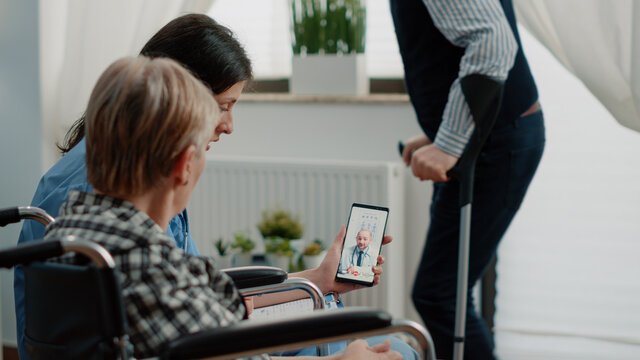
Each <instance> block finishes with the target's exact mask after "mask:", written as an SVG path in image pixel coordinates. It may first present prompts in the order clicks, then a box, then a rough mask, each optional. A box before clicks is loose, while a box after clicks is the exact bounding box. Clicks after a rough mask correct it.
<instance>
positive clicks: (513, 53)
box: [391, 0, 545, 359]
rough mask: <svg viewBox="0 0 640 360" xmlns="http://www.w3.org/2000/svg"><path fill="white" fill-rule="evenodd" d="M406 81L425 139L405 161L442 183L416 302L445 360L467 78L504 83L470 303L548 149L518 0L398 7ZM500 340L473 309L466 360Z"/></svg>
mask: <svg viewBox="0 0 640 360" xmlns="http://www.w3.org/2000/svg"><path fill="white" fill-rule="evenodd" d="M391 13H392V17H393V21H394V25H395V31H396V36H397V39H398V45H399V48H400V53H401V55H402V60H403V63H404V69H405V83H406V87H407V91H408V93H409V96H410V99H411V103H412V105H413V107H414V109H415V112H416V115H417V118H418V121H419V123H420V126H421V127H422V130H423V131H424V134H420V135H417V136H415V137H412V138H410V139H408V140H407V141H406V146H405V149H404V152H403V154H402V157H403V159H404V161H405V163H406V164H407V165H408V166H410V167H411V170H412V172H413V174H414V175H415V176H416V177H417V178H419V179H420V180H432V181H434V184H433V196H432V199H431V209H430V215H431V222H430V225H429V230H428V232H427V239H426V244H425V247H424V252H423V254H422V259H421V262H420V265H419V268H418V272H417V275H416V279H415V283H414V287H413V292H412V299H413V303H414V305H415V307H416V309H417V310H418V312H419V313H420V316H421V317H422V319H423V321H424V322H425V324H426V325H427V327H428V329H429V331H430V332H431V335H432V336H433V339H434V342H435V347H436V353H437V357H438V358H442V359H450V358H451V357H452V352H453V336H454V318H455V307H456V304H455V303H456V274H457V262H458V234H459V226H460V207H459V204H458V197H459V193H458V191H459V183H458V182H457V181H455V180H450V179H449V177H448V176H447V171H448V170H450V169H451V168H452V167H453V166H454V165H455V164H456V162H457V161H458V159H459V158H460V156H461V155H462V153H463V152H464V149H465V146H466V145H467V142H468V140H469V138H470V135H471V133H472V132H473V127H474V126H473V121H472V118H471V115H470V110H469V106H468V105H467V101H466V99H465V96H464V95H463V93H462V89H461V79H463V78H464V77H465V76H467V75H471V74H481V75H484V76H486V77H488V78H490V79H492V80H494V81H497V82H502V83H503V86H504V96H503V98H502V103H501V105H500V108H499V113H498V116H497V120H496V124H495V126H494V128H493V130H492V132H491V134H490V135H489V138H488V139H487V141H486V143H485V145H484V147H483V149H482V152H481V153H480V155H479V158H478V162H477V165H476V170H475V186H474V190H473V207H472V209H473V214H472V217H471V237H470V239H471V249H470V259H469V288H468V299H469V301H470V302H472V300H473V299H472V297H471V287H472V286H473V284H475V282H476V281H477V280H478V279H480V277H481V276H482V274H483V272H484V271H485V269H486V267H487V265H488V264H489V263H490V261H491V259H492V258H493V256H494V255H495V253H496V249H497V246H498V243H499V242H500V239H501V238H502V236H503V235H504V233H505V231H506V230H507V228H508V226H509V223H510V222H511V220H512V219H513V217H514V215H515V213H516V211H517V210H518V208H519V207H520V204H521V202H522V199H523V198H524V195H525V193H526V190H527V188H528V186H529V183H530V182H531V179H532V178H533V175H534V173H535V171H536V169H537V166H538V163H539V162H540V159H541V157H542V151H543V148H544V143H545V137H544V123H543V116H542V112H541V110H540V105H539V103H538V92H537V89H536V85H535V82H534V79H533V77H532V75H531V71H530V69H529V66H528V64H527V60H526V58H525V56H524V53H523V51H522V47H521V44H520V38H519V35H518V31H517V27H516V19H515V15H514V11H513V5H512V3H511V0H468V1H446V0H424V1H423V0H391ZM493 348H494V345H493V339H492V335H491V333H490V331H489V329H488V328H487V326H486V324H485V323H484V321H483V320H482V319H481V318H480V317H479V316H478V314H476V312H475V309H474V306H473V304H472V303H470V304H469V305H468V306H467V326H466V337H465V349H464V354H465V359H492V358H494V355H493Z"/></svg>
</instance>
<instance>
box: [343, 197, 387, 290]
mask: <svg viewBox="0 0 640 360" xmlns="http://www.w3.org/2000/svg"><path fill="white" fill-rule="evenodd" d="M388 218H389V208H386V207H382V206H375V205H366V204H358V203H354V204H353V205H351V212H350V213H349V220H348V221H347V232H346V234H345V238H344V243H343V245H342V252H341V255H340V265H339V266H338V272H337V273H336V281H340V282H347V283H352V284H358V285H364V286H373V277H374V274H373V270H372V267H374V266H376V265H377V263H378V254H380V250H381V248H382V238H383V237H384V231H385V229H386V227H387V219H388Z"/></svg>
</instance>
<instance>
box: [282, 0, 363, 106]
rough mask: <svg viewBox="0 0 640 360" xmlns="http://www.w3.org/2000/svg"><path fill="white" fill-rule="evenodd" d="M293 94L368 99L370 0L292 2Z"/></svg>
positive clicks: (298, 0) (299, 0)
mask: <svg viewBox="0 0 640 360" xmlns="http://www.w3.org/2000/svg"><path fill="white" fill-rule="evenodd" d="M291 22H292V49H293V59H292V74H291V92H292V93H293V94H298V95H364V94H367V93H368V92H369V81H368V78H367V74H366V69H365V58H364V47H365V39H366V36H365V35H366V8H365V0H311V1H309V0H292V1H291Z"/></svg>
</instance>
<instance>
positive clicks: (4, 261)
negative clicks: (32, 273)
mask: <svg viewBox="0 0 640 360" xmlns="http://www.w3.org/2000/svg"><path fill="white" fill-rule="evenodd" d="M63 253H64V248H63V245H62V242H60V241H35V242H30V243H27V244H24V245H19V246H16V247H12V248H10V249H6V250H2V251H0V268H4V269H10V268H12V267H14V266H15V265H18V264H26V263H30V262H33V261H44V260H46V259H49V258H52V257H57V256H60V255H62V254H63Z"/></svg>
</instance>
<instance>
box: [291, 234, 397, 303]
mask: <svg viewBox="0 0 640 360" xmlns="http://www.w3.org/2000/svg"><path fill="white" fill-rule="evenodd" d="M345 232H346V228H345V227H344V226H342V227H341V228H340V232H339V233H338V235H337V236H336V238H335V240H334V241H333V243H332V244H331V246H330V247H329V250H327V255H326V256H325V257H324V260H322V263H321V264H320V266H318V267H317V268H315V269H313V270H310V272H309V273H308V274H304V275H302V276H303V277H306V278H307V279H309V280H311V281H312V282H313V283H315V284H316V285H318V287H319V288H320V290H322V292H323V293H325V294H326V293H329V292H335V293H338V294H342V293H345V292H349V291H353V290H356V289H360V288H362V287H363V286H362V285H354V284H347V283H342V282H337V281H336V279H335V278H336V273H337V272H338V266H339V265H340V254H341V252H342V244H343V243H344V235H345ZM392 240H393V238H392V237H391V236H389V235H387V236H385V237H384V238H382V245H386V244H388V243H390V242H391V241H392ZM382 264H384V256H382V255H378V263H377V265H376V266H373V267H372V268H371V269H372V271H373V274H374V276H373V283H374V285H377V284H378V283H379V282H380V275H382Z"/></svg>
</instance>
